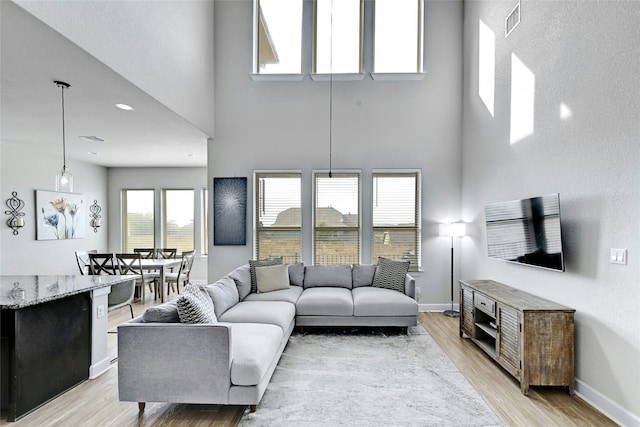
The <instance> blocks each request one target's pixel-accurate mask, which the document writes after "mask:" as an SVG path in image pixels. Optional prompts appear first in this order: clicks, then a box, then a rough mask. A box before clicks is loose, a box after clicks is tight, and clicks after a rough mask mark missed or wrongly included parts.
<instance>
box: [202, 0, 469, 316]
mask: <svg viewBox="0 0 640 427" xmlns="http://www.w3.org/2000/svg"><path fill="white" fill-rule="evenodd" d="M367 3H370V2H367ZM425 9H426V12H425V16H426V25H425V28H426V40H427V42H426V47H425V55H426V56H425V64H426V68H427V75H426V77H425V78H424V80H422V81H393V82H383V81H373V80H371V78H370V77H369V76H366V77H365V78H364V80H362V81H351V82H345V81H334V82H333V89H334V91H333V109H334V120H333V167H334V170H337V169H361V170H362V172H363V176H362V178H363V183H364V184H363V189H364V190H365V191H366V188H370V183H369V182H370V180H371V170H372V169H374V168H413V169H416V168H419V169H421V170H422V180H423V182H422V185H423V194H422V197H423V212H422V225H423V235H422V251H423V256H422V264H423V268H424V270H425V271H424V273H416V274H415V276H416V279H417V284H418V286H420V287H421V288H422V291H423V292H422V300H421V302H424V303H427V302H428V303H446V302H447V301H449V255H450V252H449V240H447V239H446V238H439V237H437V223H438V222H440V221H443V220H445V219H450V218H451V219H458V216H459V212H460V176H461V173H460V147H461V129H460V123H461V108H462V107H461V97H462V94H461V87H460V79H461V69H462V54H461V48H462V36H461V34H462V3H461V2H454V1H446V2H437V1H436V2H427V5H426V8H425ZM215 15H216V21H215V29H216V44H215V52H216V61H215V63H216V69H215V78H216V111H215V112H216V136H215V139H214V140H213V141H210V142H209V182H210V183H211V179H212V178H213V177H231V176H239V177H247V178H249V189H248V193H249V203H248V215H247V216H248V218H247V230H248V236H247V237H248V243H247V245H246V246H240V247H230V246H213V247H211V248H210V253H211V254H212V256H210V258H209V278H210V279H211V280H214V279H216V278H219V277H220V276H222V275H224V274H226V273H228V272H229V271H231V270H232V269H233V268H235V267H237V266H239V265H241V264H243V263H246V262H247V260H249V259H252V258H253V246H252V245H253V236H252V235H251V233H252V231H251V230H252V229H253V227H252V219H253V214H252V212H253V201H252V200H251V199H252V194H253V185H252V183H251V180H252V174H253V171H254V170H302V172H303V227H304V231H303V234H304V237H303V239H304V240H303V259H304V261H305V263H308V264H311V230H310V226H311V207H312V195H311V173H312V171H313V170H316V169H327V168H328V167H329V151H328V139H329V119H328V118H329V86H330V84H329V82H314V81H312V80H311V79H310V78H309V76H308V75H307V76H305V78H304V80H303V81H301V82H254V81H252V80H251V78H250V72H251V64H252V51H251V46H252V34H251V28H252V2H251V1H247V0H244V1H221V2H216V13H215ZM307 37H310V36H309V34H307ZM309 40H310V38H309ZM368 43H370V41H366V40H365V49H367V47H366V46H370V44H368ZM303 56H304V57H307V58H310V54H309V52H308V51H305V52H303ZM367 62H368V63H370V57H369V59H367V61H365V65H366V64H367ZM308 68H309V62H307V63H305V69H306V70H307V72H308ZM368 71H371V70H368ZM369 191H370V190H369ZM370 203H371V195H370V192H369V194H367V193H366V192H365V194H364V197H363V202H362V204H363V212H362V217H363V225H364V227H363V228H364V229H366V225H367V223H368V224H369V225H370V224H371V220H370V218H368V217H370V212H371V211H370V209H371V208H370ZM367 214H368V215H367ZM211 226H212V225H211ZM370 236H371V235H370V232H366V231H365V230H363V254H365V255H366V254H368V253H370V252H369V248H368V246H369V241H370ZM362 262H363V263H368V262H369V258H368V257H363V260H362Z"/></svg>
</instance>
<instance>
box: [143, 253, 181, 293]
mask: <svg viewBox="0 0 640 427" xmlns="http://www.w3.org/2000/svg"><path fill="white" fill-rule="evenodd" d="M180 263H182V258H142V259H141V260H140V266H141V268H142V269H143V270H145V271H155V270H158V271H159V272H160V283H159V285H158V292H159V293H160V302H164V284H165V282H166V281H167V279H166V277H167V272H168V271H170V270H171V269H172V268H176V267H180Z"/></svg>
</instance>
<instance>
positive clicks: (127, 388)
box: [118, 264, 418, 411]
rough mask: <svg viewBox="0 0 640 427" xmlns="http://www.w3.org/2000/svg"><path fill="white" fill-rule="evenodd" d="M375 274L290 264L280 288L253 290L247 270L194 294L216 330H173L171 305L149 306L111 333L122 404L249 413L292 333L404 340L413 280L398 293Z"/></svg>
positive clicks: (414, 307)
mask: <svg viewBox="0 0 640 427" xmlns="http://www.w3.org/2000/svg"><path fill="white" fill-rule="evenodd" d="M378 273H380V269H379V268H377V267H376V266H373V265H354V266H350V265H342V266H307V267H305V266H304V265H303V264H293V265H290V266H288V276H289V283H288V286H285V288H284V289H278V290H273V291H270V292H259V290H258V292H255V290H256V286H255V280H254V283H253V284H252V272H251V268H250V266H249V264H245V265H243V266H241V267H238V268H237V269H235V270H233V271H232V272H231V273H229V274H228V275H227V276H225V277H223V278H221V279H220V280H218V281H217V282H216V283H213V284H210V285H207V286H203V287H201V290H200V292H202V293H203V294H204V295H206V296H207V298H210V299H211V302H212V304H213V310H214V311H215V317H216V318H217V322H216V323H204V324H186V323H181V322H180V316H179V315H178V308H177V302H176V300H174V301H171V302H168V303H164V304H162V305H159V306H156V307H153V308H149V309H148V310H147V311H146V312H145V313H144V315H143V316H140V317H138V318H136V319H133V320H131V321H129V322H127V323H125V324H122V325H120V326H119V327H118V390H119V397H120V400H121V401H132V402H138V404H139V407H140V410H143V409H144V405H145V402H172V403H208V404H228V405H248V406H250V407H251V410H252V411H255V410H256V406H257V404H258V403H259V402H260V399H261V398H262V395H263V394H264V392H265V390H266V388H267V385H268V384H269V381H270V379H271V376H272V374H273V372H274V371H275V368H276V365H277V364H278V361H279V359H280V356H281V354H282V352H283V351H284V348H285V346H286V344H287V342H288V340H289V336H290V335H291V333H292V332H293V329H294V327H295V326H299V327H306V326H330V327H334V326H335V327H338V326H348V327H350V326H394V327H402V328H405V332H406V328H408V327H409V326H415V325H416V324H417V314H418V304H417V303H416V301H415V280H414V279H413V278H412V277H411V276H410V275H408V274H406V275H405V277H404V284H402V283H400V286H401V287H403V289H402V291H400V289H397V290H393V289H387V288H386V287H381V286H385V283H384V280H385V279H384V278H383V279H382V280H383V282H382V284H381V281H380V277H381V276H377V274H378ZM374 278H375V280H374ZM396 282H397V278H396ZM374 284H375V285H376V286H374ZM402 285H404V286H402ZM252 288H253V290H254V292H252ZM399 291H400V292H399Z"/></svg>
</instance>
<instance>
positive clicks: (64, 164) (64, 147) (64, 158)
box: [60, 85, 67, 171]
mask: <svg viewBox="0 0 640 427" xmlns="http://www.w3.org/2000/svg"><path fill="white" fill-rule="evenodd" d="M60 89H61V90H62V170H63V171H66V170H67V144H66V142H65V132H64V86H62V85H60Z"/></svg>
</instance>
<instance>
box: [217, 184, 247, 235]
mask: <svg viewBox="0 0 640 427" xmlns="http://www.w3.org/2000/svg"><path fill="white" fill-rule="evenodd" d="M246 218H247V178H213V244H214V245H217V246H225V245H226V246H242V245H246V244H247V220H246Z"/></svg>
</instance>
